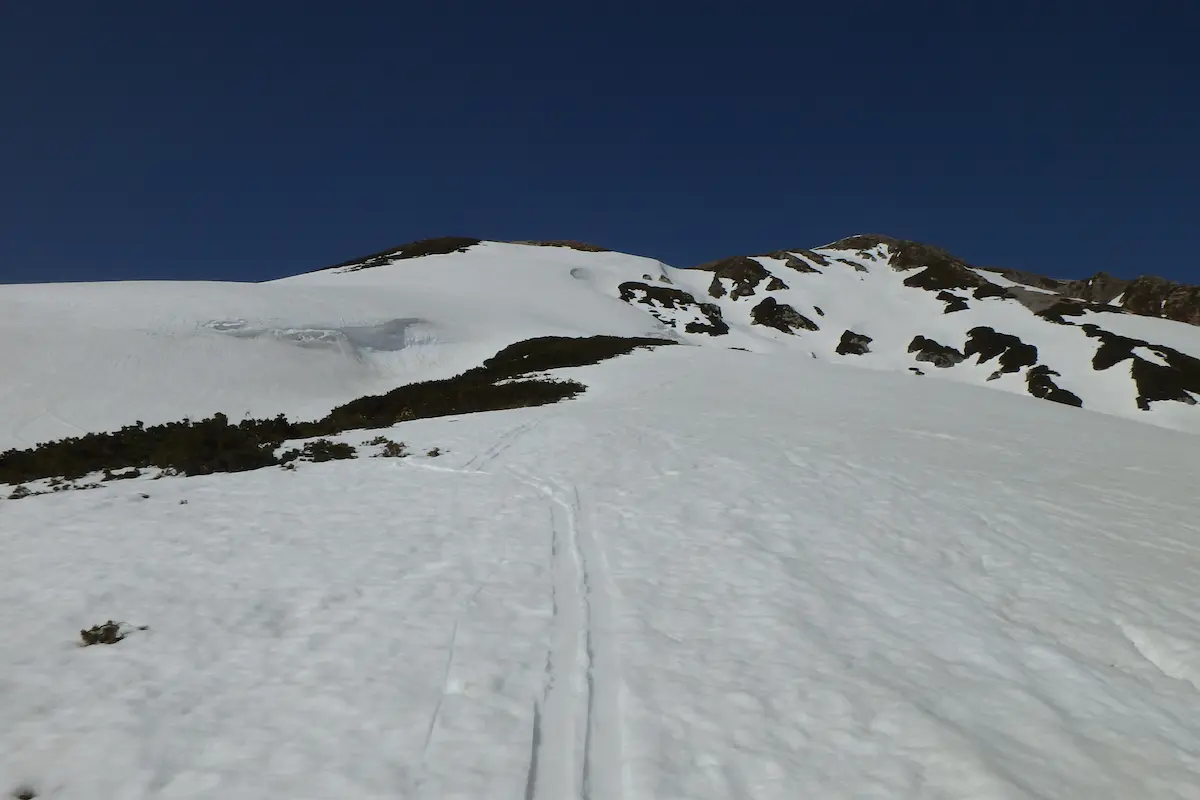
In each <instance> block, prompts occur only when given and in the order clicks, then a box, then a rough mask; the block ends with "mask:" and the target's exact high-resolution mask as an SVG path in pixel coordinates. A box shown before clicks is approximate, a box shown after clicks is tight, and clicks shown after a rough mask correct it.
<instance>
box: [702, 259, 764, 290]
mask: <svg viewBox="0 0 1200 800" xmlns="http://www.w3.org/2000/svg"><path fill="white" fill-rule="evenodd" d="M695 269H698V270H701V271H703V272H711V273H713V279H712V283H711V284H710V285H709V287H708V293H709V295H711V296H712V297H718V298H719V297H724V296H725V287H724V286H723V285H722V284H721V281H722V280H728V281H731V282H732V283H733V289H732V291H730V292H729V297H730V299H731V300H737V299H738V298H740V297H750V296H752V295H753V294H754V293H755V292H754V290H755V289H756V288H758V285H759V284H760V283H762V282H763V281H765V280H770V279H771V277H772V275H771V273H770V272H768V271H767V268H766V267H764V266H763V265H762V264H760V263H759V262H758V261H756V260H755V259H753V258H750V257H749V256H734V257H733V258H723V259H721V260H720V261H713V262H711V263H708V264H701V265H700V266H698V267H696V268H695Z"/></svg>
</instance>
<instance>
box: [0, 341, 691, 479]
mask: <svg viewBox="0 0 1200 800" xmlns="http://www.w3.org/2000/svg"><path fill="white" fill-rule="evenodd" d="M668 344H674V342H672V341H669V340H665V339H639V338H629V339H626V338H621V337H617V336H592V337H585V338H568V337H553V336H548V337H542V338H538V339H530V340H527V341H524V342H518V343H516V344H513V345H510V346H508V347H506V348H504V349H503V350H501V351H500V352H499V353H497V354H496V355H495V356H493V357H492V358H489V359H488V360H487V361H485V362H484V363H483V365H482V366H480V367H475V368H474V369H469V370H467V371H466V372H464V373H462V374H461V375H457V376H455V377H453V378H446V379H443V380H434V381H422V382H420V383H412V384H408V385H407V386H401V387H399V388H397V389H393V390H392V391H390V392H387V393H386V394H382V395H374V396H368V397H360V398H358V399H357V400H352V401H350V402H349V403H346V404H344V405H341V406H338V407H337V408H335V409H333V410H332V411H331V412H329V414H328V416H326V417H325V418H324V419H321V420H318V421H316V422H291V421H289V420H288V419H287V418H286V417H285V416H284V415H282V414H280V415H278V416H276V417H273V418H271V419H244V420H242V421H241V422H238V423H236V424H235V423H232V422H230V421H229V418H228V417H227V416H226V415H224V414H214V415H213V416H212V417H209V418H208V419H203V420H200V421H198V422H197V421H193V420H190V419H184V420H182V421H180V422H168V423H165V424H162V425H150V426H147V425H145V424H144V423H142V422H140V421H139V422H136V423H134V424H133V425H127V426H125V427H123V428H121V429H120V430H118V431H114V432H108V433H88V434H85V435H83V436H76V437H70V438H67V439H60V440H58V441H54V442H47V443H45V444H40V445H38V446H36V447H32V448H29V449H26V450H17V449H12V450H8V451H7V452H4V453H0V483H3V484H12V485H17V484H22V483H26V482H29V481H34V480H39V479H42V478H55V477H59V478H64V479H67V480H74V479H78V478H82V477H84V476H85V475H89V474H92V473H98V472H99V473H106V474H111V475H112V476H113V479H117V478H118V477H135V475H132V474H130V473H120V474H118V473H116V472H114V471H115V470H124V469H128V468H133V470H135V471H136V470H141V469H150V468H158V469H160V470H163V473H162V474H172V475H207V474H211V473H215V472H243V471H247V470H253V469H260V468H262V467H270V466H280V465H288V464H290V463H291V462H290V461H287V460H284V459H286V458H287V457H288V456H290V454H291V451H289V453H288V454H284V457H283V458H280V457H279V456H277V455H276V453H277V451H278V449H279V447H280V446H281V445H282V444H283V443H284V442H285V441H289V440H297V439H315V438H317V437H327V436H334V435H337V434H339V433H342V432H344V431H349V430H360V429H364V428H386V427H389V426H391V425H394V424H396V423H397V422H403V421H407V420H413V419H425V418H430V417H440V416H448V415H454V414H468V413H474V412H478V411H500V410H503V409H509V408H525V407H530V406H541V405H548V404H551V403H557V402H559V401H561V400H567V399H570V398H572V397H575V396H577V395H579V394H580V393H582V392H583V391H584V390H585V388H586V387H585V386H584V385H583V384H582V383H579V382H577V381H571V380H557V379H553V378H541V377H539V378H527V377H523V376H525V375H528V374H529V373H531V372H540V371H544V370H549V369H557V368H562V367H577V366H585V365H589V364H596V363H599V362H600V361H604V360H606V359H609V358H614V357H616V356H619V355H624V354H627V353H631V352H633V351H634V350H636V349H638V348H644V347H654V346H659V345H668ZM515 378H520V380H513V379H515ZM310 445H313V446H314V447H315V448H316V449H313V450H311V451H309V453H308V454H307V455H309V456H311V457H312V460H318V459H319V460H329V459H333V458H339V457H353V456H352V455H350V456H345V455H337V454H339V453H341V454H344V453H345V452H346V450H345V449H343V448H349V449H350V450H351V451H353V448H352V447H351V446H350V445H344V444H343V445H339V444H335V443H332V442H330V443H328V445H329V446H328V447H326V446H325V445H316V444H315V443H312V442H310V443H309V444H307V445H305V447H309V446H310ZM305 455H306V454H305V451H304V450H301V451H300V453H299V455H297V456H295V457H294V458H300V457H305ZM326 456H328V458H326ZM26 491H28V490H26Z"/></svg>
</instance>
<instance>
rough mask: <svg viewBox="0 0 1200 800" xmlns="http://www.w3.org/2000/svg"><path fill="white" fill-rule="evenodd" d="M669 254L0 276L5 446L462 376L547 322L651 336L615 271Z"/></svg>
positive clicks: (494, 250)
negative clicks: (192, 274)
mask: <svg viewBox="0 0 1200 800" xmlns="http://www.w3.org/2000/svg"><path fill="white" fill-rule="evenodd" d="M657 269H658V262H656V261H652V260H649V259H641V258H637V257H635V256H625V255H617V254H605V253H579V252H576V251H573V250H566V249H564V248H541V247H528V246H518V245H505V244H492V243H489V244H486V245H482V246H481V247H480V248H478V252H472V253H467V254H456V255H455V256H429V257H427V258H423V259H419V260H416V261H410V262H407V263H405V264H403V265H401V266H398V267H397V268H394V269H381V270H372V271H367V270H364V271H362V272H352V273H346V274H333V273H317V274H314V275H306V276H300V277H298V278H292V279H287V280H283V281H276V282H272V283H264V284H244V283H216V282H212V283H182V282H177V283H173V282H130V283H96V284H88V283H80V284H54V285H44V286H43V285H31V286H20V285H17V286H0V336H2V337H3V339H4V341H5V342H6V343H7V347H5V348H4V350H3V351H2V352H0V374H2V375H3V376H4V381H3V383H2V384H0V420H2V422H0V449H4V448H7V447H10V446H29V445H32V444H34V443H37V442H41V441H46V440H49V439H56V438H60V437H63V436H74V435H78V434H79V433H80V432H84V431H91V430H111V429H115V428H118V427H120V426H122V425H125V424H130V423H132V422H133V421H135V420H137V419H141V420H143V421H145V422H146V423H148V424H153V423H158V422H166V421H170V420H174V419H178V418H180V417H182V416H185V415H191V416H193V417H200V416H206V415H210V414H213V413H215V412H218V411H220V412H223V413H225V414H227V415H229V416H230V417H231V418H232V419H235V420H236V419H239V418H241V417H242V416H244V415H245V414H247V413H248V414H250V415H252V416H259V417H261V416H274V415H275V414H277V413H286V414H289V415H294V416H299V417H302V418H316V417H319V416H322V415H324V414H325V413H326V412H328V411H329V409H330V408H332V407H333V406H335V405H338V404H340V403H344V402H346V401H348V400H351V399H354V398H356V397H360V396H362V395H364V394H370V393H377V392H382V391H386V390H388V389H391V388H394V387H395V386H398V385H401V384H404V383H410V382H413V381H417V380H425V379H430V378H442V377H449V376H450V375H454V374H456V373H458V372H461V371H462V370H464V369H467V368H469V367H473V366H478V364H479V363H480V362H481V361H482V360H483V359H484V358H487V357H488V356H491V355H493V354H495V353H496V351H498V350H499V349H500V348H502V347H504V346H505V345H508V344H511V343H513V342H517V341H521V340H523V339H527V338H529V337H532V336H539V335H551V334H560V335H585V334H596V333H611V334H620V335H627V336H638V335H642V334H645V333H647V332H651V331H653V330H654V329H655V328H656V327H657V323H656V322H655V320H653V319H652V318H650V317H648V316H647V315H646V314H644V313H642V312H641V311H638V310H635V309H632V308H630V307H629V306H628V305H626V304H625V303H622V302H620V301H619V300H618V299H616V296H615V290H613V291H610V290H611V289H612V288H613V287H612V285H610V284H612V283H613V278H612V277H610V276H611V273H613V272H614V271H616V272H620V273H621V274H622V275H625V276H628V277H640V276H641V275H642V274H643V273H645V272H647V270H657Z"/></svg>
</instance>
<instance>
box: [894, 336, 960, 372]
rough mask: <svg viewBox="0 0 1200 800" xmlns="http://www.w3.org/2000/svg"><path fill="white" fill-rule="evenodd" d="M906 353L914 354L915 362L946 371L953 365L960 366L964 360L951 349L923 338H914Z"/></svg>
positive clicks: (957, 352)
mask: <svg viewBox="0 0 1200 800" xmlns="http://www.w3.org/2000/svg"><path fill="white" fill-rule="evenodd" d="M908 352H910V353H916V354H917V355H916V359H917V361H928V362H929V363H930V364H933V365H934V366H935V367H937V368H939V369H948V368H949V367H953V366H954V365H955V364H961V363H962V362H963V360H964V359H965V358H966V356H965V355H963V354H962V353H960V352H959V351H958V350H956V349H955V348H953V347H950V346H949V345H945V344H939V343H938V342H935V341H934V340H933V339H928V338H926V337H924V336H914V337H913V340H912V341H911V342H909V343H908Z"/></svg>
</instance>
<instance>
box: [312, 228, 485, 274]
mask: <svg viewBox="0 0 1200 800" xmlns="http://www.w3.org/2000/svg"><path fill="white" fill-rule="evenodd" d="M481 242H482V240H481V239H470V238H466V237H462V236H442V237H440V238H436V239H421V240H420V241H417V242H409V243H408V244H402V245H400V246H399V247H393V248H391V249H390V250H382V251H380V252H378V253H373V254H371V255H369V256H362V257H361V258H352V259H350V260H349V261H343V262H342V263H340V264H334V265H333V266H332V267H325V269H345V270H346V271H348V272H357V271H358V270H360V269H371V268H372V267H381V266H383V265H384V264H390V263H392V262H393V261H399V260H401V259H405V258H419V257H421V256H434V255H445V254H447V253H456V252H457V253H463V252H466V251H467V250H468V249H470V248H472V247H474V246H475V245H477V244H480V243H481Z"/></svg>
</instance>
